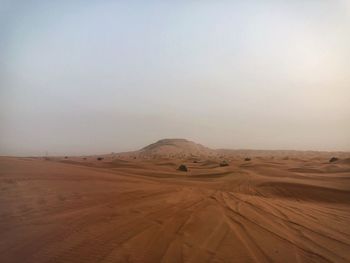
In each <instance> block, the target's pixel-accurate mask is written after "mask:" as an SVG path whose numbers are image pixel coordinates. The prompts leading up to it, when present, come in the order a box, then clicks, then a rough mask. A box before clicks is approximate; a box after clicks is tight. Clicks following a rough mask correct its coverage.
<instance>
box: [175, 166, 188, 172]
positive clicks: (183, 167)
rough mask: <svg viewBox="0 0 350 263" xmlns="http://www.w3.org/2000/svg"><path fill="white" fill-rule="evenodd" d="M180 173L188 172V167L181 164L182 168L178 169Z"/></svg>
mask: <svg viewBox="0 0 350 263" xmlns="http://www.w3.org/2000/svg"><path fill="white" fill-rule="evenodd" d="M177 169H178V170H179V171H182V172H187V171H188V169H187V166H186V165H184V164H181V165H180V166H179V168H177Z"/></svg>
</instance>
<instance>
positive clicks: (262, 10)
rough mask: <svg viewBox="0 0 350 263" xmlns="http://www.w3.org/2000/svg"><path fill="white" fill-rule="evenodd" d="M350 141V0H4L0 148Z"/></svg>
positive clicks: (329, 144)
mask: <svg viewBox="0 0 350 263" xmlns="http://www.w3.org/2000/svg"><path fill="white" fill-rule="evenodd" d="M162 138H187V139H190V140H193V141H195V142H198V143H201V144H203V145H206V146H208V147H212V148H233V149H242V148H243V149H297V150H331V151H350V1H347V0H307V1H305V0H284V1H277V0H276V1H273V0H270V1H263V0H256V1H253V0H248V1H243V0H241V1H224V0H221V1H220V0H219V1H103V0H102V1H101V0H100V1H97V0H96V1H88V0H85V1H65V0H61V1H54V0H52V1H31V0H26V1H22V0H8V1H6V0H0V155H22V156H25V155H43V154H44V153H45V152H48V153H49V155H61V154H67V155H68V154H70V155H79V154H95V153H96V154H98V153H108V152H121V151H128V150H136V149H138V148H141V147H143V146H145V145H147V144H150V143H153V142H154V141H157V140H159V139H162Z"/></svg>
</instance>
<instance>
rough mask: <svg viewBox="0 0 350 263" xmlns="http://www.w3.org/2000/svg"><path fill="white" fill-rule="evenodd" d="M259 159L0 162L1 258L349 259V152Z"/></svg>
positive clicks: (124, 158)
mask: <svg viewBox="0 0 350 263" xmlns="http://www.w3.org/2000/svg"><path fill="white" fill-rule="evenodd" d="M261 153H262V152H259V154H257V156H255V157H254V152H250V155H251V156H250V157H251V158H252V160H251V161H244V158H242V157H243V155H246V154H247V153H245V154H242V153H241V154H238V153H232V154H228V153H226V152H225V155H223V156H220V157H215V158H214V157H212V159H210V158H207V159H205V158H192V159H191V158H187V159H181V158H179V159H176V158H169V159H164V158H155V157H152V158H149V159H147V158H145V157H143V158H141V157H140V158H138V157H134V156H132V155H128V154H124V155H120V156H118V155H113V154H111V155H106V156H104V159H103V160H100V161H98V160H97V159H96V156H90V157H85V159H84V158H83V157H68V158H64V157H55V158H50V159H49V160H45V158H19V157H0V233H1V234H0V259H1V260H0V261H1V262H2V263H9V262H26V263H30V262H35V263H38V262H40V263H41V262H350V160H349V159H347V158H346V154H345V156H343V157H342V158H341V159H340V160H339V161H337V162H334V163H329V162H328V160H329V157H330V156H328V155H327V154H320V155H319V156H318V155H317V153H313V154H308V153H298V152H294V154H293V156H292V157H288V158H287V157H286V156H285V155H284V154H280V155H278V156H271V153H268V154H265V155H264V154H261ZM330 155H331V154H330ZM298 156H301V157H298ZM220 159H225V160H227V162H228V163H229V166H225V167H220V166H219V165H218V164H219V162H220ZM181 163H185V164H186V165H187V166H188V168H189V171H188V172H181V171H178V170H177V167H178V166H179V164H181Z"/></svg>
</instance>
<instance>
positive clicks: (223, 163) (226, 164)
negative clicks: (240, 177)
mask: <svg viewBox="0 0 350 263" xmlns="http://www.w3.org/2000/svg"><path fill="white" fill-rule="evenodd" d="M220 166H221V167H224V166H228V163H227V162H226V161H223V162H221V163H220Z"/></svg>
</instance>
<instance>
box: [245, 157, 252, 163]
mask: <svg viewBox="0 0 350 263" xmlns="http://www.w3.org/2000/svg"><path fill="white" fill-rule="evenodd" d="M251 160H252V159H250V158H249V157H247V158H245V159H244V161H246V162H249V161H251Z"/></svg>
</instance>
